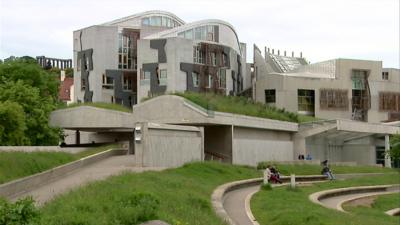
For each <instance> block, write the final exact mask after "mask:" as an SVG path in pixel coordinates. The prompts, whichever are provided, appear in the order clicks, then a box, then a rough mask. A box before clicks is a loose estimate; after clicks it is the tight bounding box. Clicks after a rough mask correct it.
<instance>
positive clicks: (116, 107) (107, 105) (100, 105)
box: [60, 102, 132, 113]
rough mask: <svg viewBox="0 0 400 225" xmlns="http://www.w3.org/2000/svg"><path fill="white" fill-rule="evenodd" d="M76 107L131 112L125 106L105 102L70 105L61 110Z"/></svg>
mask: <svg viewBox="0 0 400 225" xmlns="http://www.w3.org/2000/svg"><path fill="white" fill-rule="evenodd" d="M78 106H93V107H97V108H102V109H111V110H116V111H121V112H128V113H130V112H132V109H131V108H127V107H125V106H122V105H119V104H113V103H105V102H86V103H72V104H70V105H68V106H62V107H60V108H61V109H62V108H73V107H78Z"/></svg>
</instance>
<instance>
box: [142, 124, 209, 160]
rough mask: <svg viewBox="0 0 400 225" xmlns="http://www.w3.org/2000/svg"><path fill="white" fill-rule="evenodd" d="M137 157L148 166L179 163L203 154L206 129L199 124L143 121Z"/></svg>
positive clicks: (199, 157)
mask: <svg viewBox="0 0 400 225" xmlns="http://www.w3.org/2000/svg"><path fill="white" fill-rule="evenodd" d="M138 125H140V126H141V140H140V141H139V140H138V135H136V136H135V140H136V141H135V156H136V157H135V158H136V160H137V163H138V165H143V166H145V167H178V166H181V165H183V164H185V163H188V162H192V161H201V160H202V158H203V130H202V129H200V128H197V127H189V126H174V125H161V124H152V123H140V124H138Z"/></svg>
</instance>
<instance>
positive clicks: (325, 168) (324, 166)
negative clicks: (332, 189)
mask: <svg viewBox="0 0 400 225" xmlns="http://www.w3.org/2000/svg"><path fill="white" fill-rule="evenodd" d="M321 164H322V171H321V174H323V175H325V176H326V177H328V179H329V180H335V177H334V176H333V174H332V171H331V169H329V167H328V160H324V161H323V162H322V163H321Z"/></svg>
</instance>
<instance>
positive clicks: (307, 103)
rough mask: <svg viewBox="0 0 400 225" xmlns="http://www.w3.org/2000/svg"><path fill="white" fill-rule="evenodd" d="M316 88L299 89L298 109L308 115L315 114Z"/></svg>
mask: <svg viewBox="0 0 400 225" xmlns="http://www.w3.org/2000/svg"><path fill="white" fill-rule="evenodd" d="M314 96H315V91H314V90H305V89H298V90H297V100H298V111H299V112H302V113H304V114H307V115H314V111H315V110H314V106H315V102H314Z"/></svg>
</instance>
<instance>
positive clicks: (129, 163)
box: [13, 155, 164, 205]
mask: <svg viewBox="0 0 400 225" xmlns="http://www.w3.org/2000/svg"><path fill="white" fill-rule="evenodd" d="M134 162H135V159H134V156H133V155H120V156H112V157H109V158H106V159H104V160H101V161H99V162H96V163H93V164H90V165H88V166H85V167H83V168H81V169H77V170H75V171H73V172H72V173H69V174H66V175H65V176H63V177H61V178H59V179H56V180H53V181H50V182H49V183H47V184H45V185H43V186H40V187H37V188H35V189H33V190H31V191H29V192H25V193H24V194H22V195H19V196H17V197H16V198H14V199H13V200H16V199H18V198H21V197H24V196H29V195H30V196H32V197H33V198H34V199H35V201H36V204H37V205H42V204H44V203H46V202H47V201H50V200H51V199H53V198H54V197H55V196H56V195H58V194H62V193H64V192H67V191H69V190H72V189H73V188H76V187H79V186H82V185H84V184H87V183H89V182H91V181H96V180H102V179H105V178H107V177H109V176H112V175H118V174H120V173H122V172H124V171H130V172H143V171H147V170H162V169H164V168H161V167H138V166H136V165H135V163H134Z"/></svg>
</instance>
